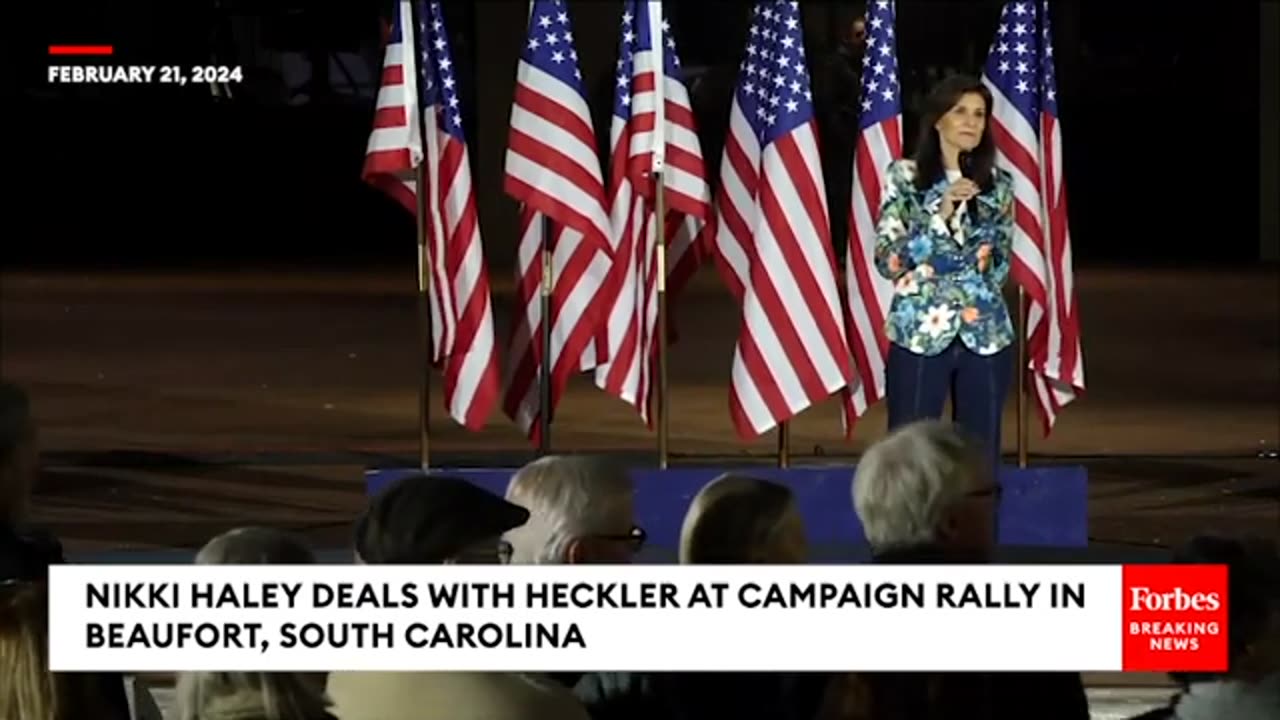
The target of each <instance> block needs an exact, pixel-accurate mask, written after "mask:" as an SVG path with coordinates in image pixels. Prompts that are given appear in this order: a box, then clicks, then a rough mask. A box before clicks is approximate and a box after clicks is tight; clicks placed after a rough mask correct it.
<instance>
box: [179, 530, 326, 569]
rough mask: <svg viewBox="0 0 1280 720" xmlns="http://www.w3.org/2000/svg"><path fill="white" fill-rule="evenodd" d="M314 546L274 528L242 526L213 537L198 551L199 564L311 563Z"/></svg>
mask: <svg viewBox="0 0 1280 720" xmlns="http://www.w3.org/2000/svg"><path fill="white" fill-rule="evenodd" d="M315 561H316V557H315V555H314V554H313V553H312V552H311V548H310V547H308V546H307V545H306V543H304V542H302V541H301V540H299V539H298V538H296V537H294V536H293V535H292V534H291V533H287V532H285V531H283V530H277V529H275V528H265V527H240V528H235V529H233V530H228V531H226V532H224V533H222V534H221V535H218V536H217V537H215V538H213V539H212V540H210V541H209V542H207V543H205V544H204V547H202V548H200V552H198V553H196V564H197V565H310V564H312V563H314V562H315Z"/></svg>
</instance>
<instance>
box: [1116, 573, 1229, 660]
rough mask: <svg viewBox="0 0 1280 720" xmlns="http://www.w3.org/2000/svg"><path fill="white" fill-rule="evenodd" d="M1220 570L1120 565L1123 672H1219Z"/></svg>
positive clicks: (1223, 586) (1223, 595)
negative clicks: (1121, 568) (1122, 573)
mask: <svg viewBox="0 0 1280 720" xmlns="http://www.w3.org/2000/svg"><path fill="white" fill-rule="evenodd" d="M1227 602H1228V598H1227V566H1226V565H1126V566H1125V568H1124V610H1123V618H1124V661H1123V665H1124V669H1125V671H1126V672H1132V671H1138V672H1174V671H1180V672H1225V671H1226V670H1227V664H1228V652H1227Z"/></svg>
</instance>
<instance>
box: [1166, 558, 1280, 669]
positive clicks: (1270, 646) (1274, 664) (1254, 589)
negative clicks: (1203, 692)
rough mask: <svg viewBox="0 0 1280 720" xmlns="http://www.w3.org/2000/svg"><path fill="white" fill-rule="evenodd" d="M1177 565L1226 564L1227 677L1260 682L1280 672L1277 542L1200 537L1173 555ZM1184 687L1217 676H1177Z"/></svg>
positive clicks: (1279, 584)
mask: <svg viewBox="0 0 1280 720" xmlns="http://www.w3.org/2000/svg"><path fill="white" fill-rule="evenodd" d="M1174 562H1175V563H1180V564H1196V565H1220V564H1221V565H1226V566H1227V567H1228V573H1229V578H1228V580H1227V598H1228V602H1227V628H1228V631H1227V656H1228V658H1229V662H1230V672H1229V673H1228V676H1229V677H1231V678H1232V679H1237V680H1246V681H1257V680H1261V679H1262V678H1265V677H1268V676H1275V675H1276V674H1277V673H1280V555H1278V554H1277V549H1276V546H1275V545H1274V544H1273V543H1270V542H1268V541H1263V540H1257V541H1245V540H1235V539H1230V538H1225V537H1213V536H1200V537H1196V538H1193V539H1192V540H1191V541H1189V542H1188V543H1187V544H1186V545H1184V546H1182V547H1181V548H1179V549H1178V550H1176V551H1175V552H1174ZM1175 677H1177V678H1178V679H1179V680H1181V681H1183V682H1184V683H1185V682H1198V681H1204V680H1213V679H1217V677H1218V676H1215V675H1193V674H1186V675H1175Z"/></svg>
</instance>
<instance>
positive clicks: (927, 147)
mask: <svg viewBox="0 0 1280 720" xmlns="http://www.w3.org/2000/svg"><path fill="white" fill-rule="evenodd" d="M969 94H974V95H978V96H980V97H981V98H982V102H983V103H984V104H985V105H986V109H987V123H986V125H985V126H984V127H983V128H982V140H981V141H980V142H979V143H978V147H976V148H974V149H973V150H972V151H971V152H970V153H969V156H970V158H971V161H972V163H973V170H972V172H971V174H970V175H969V177H970V179H971V180H973V181H974V182H976V183H977V184H978V187H981V188H982V189H983V190H990V189H991V182H992V181H991V170H992V168H993V167H994V166H995V163H996V146H995V142H994V141H993V140H992V139H991V91H990V90H988V89H987V87H986V86H985V85H983V84H982V82H981V81H979V80H975V79H973V78H971V77H968V76H965V75H948V76H947V77H945V78H943V79H942V80H941V81H940V82H939V83H938V84H937V85H934V86H933V89H932V90H930V91H929V96H928V97H926V98H925V100H924V107H923V108H921V110H922V112H921V113H920V137H919V139H918V140H917V141H916V153H915V161H916V177H915V185H916V189H917V190H926V189H928V188H930V187H933V184H934V183H936V182H938V180H939V179H940V178H941V177H942V176H943V173H944V170H943V167H942V145H941V143H940V142H939V140H938V131H937V130H936V129H934V127H933V126H934V125H937V124H938V119H939V118H941V117H942V116H943V115H946V114H947V113H948V112H951V108H953V107H955V106H956V103H958V102H960V98H962V97H964V96H965V95H969Z"/></svg>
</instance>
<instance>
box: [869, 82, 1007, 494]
mask: <svg viewBox="0 0 1280 720" xmlns="http://www.w3.org/2000/svg"><path fill="white" fill-rule="evenodd" d="M990 111H991V93H990V92H989V91H988V90H987V89H986V88H985V87H984V86H983V85H982V83H980V82H978V81H975V80H971V79H968V78H964V77H959V76H952V77H948V78H946V79H944V80H943V81H942V82H940V83H939V84H938V85H937V86H936V87H935V88H934V89H933V91H932V92H930V94H929V96H928V98H926V100H925V107H924V112H923V115H922V117H921V120H920V129H921V132H920V139H919V142H918V143H917V144H916V152H915V157H914V158H911V159H902V160H896V161H894V162H893V163H892V164H891V165H890V166H889V168H888V171H887V178H886V182H885V190H884V197H883V198H882V201H881V206H880V220H879V224H878V225H877V228H876V232H877V239H876V267H877V269H878V270H879V271H880V274H881V275H883V276H884V277H886V278H888V279H889V280H891V281H893V285H894V293H893V302H892V304H891V306H890V308H889V316H888V319H887V322H886V328H885V332H886V335H887V336H888V339H889V341H890V348H889V358H888V362H887V365H886V369H885V392H886V402H887V403H888V406H889V407H888V410H889V429H890V430H892V429H894V428H896V427H898V426H900V425H903V424H905V423H909V422H912V421H914V420H919V419H922V418H930V417H937V416H939V415H941V414H942V409H943V406H944V405H945V403H946V400H947V396H948V394H950V395H951V398H952V412H953V419H954V420H955V422H956V423H958V424H959V425H960V426H961V427H962V428H964V430H965V431H966V432H968V433H969V434H970V435H972V436H973V437H974V438H975V439H976V440H979V441H982V442H984V443H986V446H987V450H988V452H989V457H990V458H991V462H992V466H991V467H992V469H993V470H994V469H995V468H997V467H998V466H999V461H1000V426H1001V423H1000V420H1001V414H1002V412H1003V409H1004V402H1005V397H1006V396H1007V394H1008V388H1009V381H1010V378H1011V375H1012V370H1013V359H1012V357H1011V355H1012V350H1011V349H1010V345H1012V344H1013V341H1014V330H1013V324H1012V323H1011V322H1010V319H1009V310H1008V308H1007V307H1006V304H1005V301H1004V297H1003V295H1002V294H1001V288H1002V287H1003V285H1004V283H1005V279H1006V278H1007V277H1008V275H1009V262H1010V253H1011V243H1012V234H1013V185H1012V180H1011V178H1010V175H1009V174H1008V173H1007V172H1005V171H1003V170H1000V169H999V168H996V167H995V145H994V144H993V142H992V139H991V132H990V129H989V128H988V126H987V117H988V115H989V114H990Z"/></svg>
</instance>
